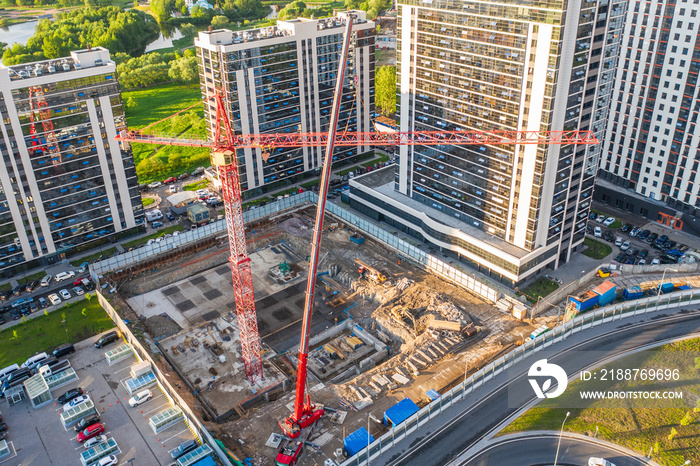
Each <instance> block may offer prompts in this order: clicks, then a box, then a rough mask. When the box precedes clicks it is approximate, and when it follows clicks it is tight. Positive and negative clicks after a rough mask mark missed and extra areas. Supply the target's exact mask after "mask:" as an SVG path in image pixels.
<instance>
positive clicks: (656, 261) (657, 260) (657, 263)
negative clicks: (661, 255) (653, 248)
mask: <svg viewBox="0 0 700 466" xmlns="http://www.w3.org/2000/svg"><path fill="white" fill-rule="evenodd" d="M660 263H661V261H660V260H659V259H656V258H654V259H652V260H651V265H659V264H660Z"/></svg>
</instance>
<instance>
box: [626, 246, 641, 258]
mask: <svg viewBox="0 0 700 466" xmlns="http://www.w3.org/2000/svg"><path fill="white" fill-rule="evenodd" d="M638 252H639V249H637V248H629V249H628V250H627V255H628V256H631V257H635V256H636V255H637V253H638Z"/></svg>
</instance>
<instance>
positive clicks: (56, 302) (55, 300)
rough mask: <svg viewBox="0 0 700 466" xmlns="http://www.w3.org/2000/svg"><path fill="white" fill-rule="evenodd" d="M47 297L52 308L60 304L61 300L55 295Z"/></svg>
mask: <svg viewBox="0 0 700 466" xmlns="http://www.w3.org/2000/svg"><path fill="white" fill-rule="evenodd" d="M47 297H48V298H49V301H51V304H53V305H54V306H58V305H59V304H61V298H59V297H58V295H57V294H56V293H51V294H50V295H48V296H47Z"/></svg>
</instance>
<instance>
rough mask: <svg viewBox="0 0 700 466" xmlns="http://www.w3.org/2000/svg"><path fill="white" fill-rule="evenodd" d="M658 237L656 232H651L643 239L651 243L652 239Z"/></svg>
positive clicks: (654, 239)
mask: <svg viewBox="0 0 700 466" xmlns="http://www.w3.org/2000/svg"><path fill="white" fill-rule="evenodd" d="M658 237H659V235H657V234H656V233H651V234H650V235H649V236H647V237H646V238H644V241H646V242H647V243H653V242H654V241H656V238H658Z"/></svg>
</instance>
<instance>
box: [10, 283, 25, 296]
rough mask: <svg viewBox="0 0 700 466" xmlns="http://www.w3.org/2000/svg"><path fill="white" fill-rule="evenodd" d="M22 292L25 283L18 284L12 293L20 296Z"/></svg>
mask: <svg viewBox="0 0 700 466" xmlns="http://www.w3.org/2000/svg"><path fill="white" fill-rule="evenodd" d="M22 293H24V285H17V286H16V287H15V289H14V290H12V294H14V295H15V296H19V295H21V294H22Z"/></svg>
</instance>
